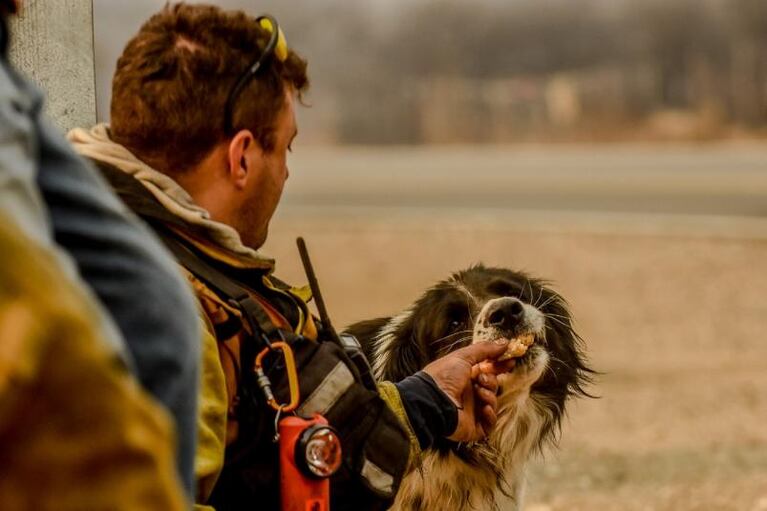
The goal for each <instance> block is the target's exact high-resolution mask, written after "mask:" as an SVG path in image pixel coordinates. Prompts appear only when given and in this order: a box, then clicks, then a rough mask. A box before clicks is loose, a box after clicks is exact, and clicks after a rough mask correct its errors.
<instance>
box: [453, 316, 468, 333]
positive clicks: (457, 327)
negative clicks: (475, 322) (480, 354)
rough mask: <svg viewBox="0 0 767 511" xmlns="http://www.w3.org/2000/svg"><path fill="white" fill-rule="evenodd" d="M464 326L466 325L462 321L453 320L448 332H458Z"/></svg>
mask: <svg viewBox="0 0 767 511" xmlns="http://www.w3.org/2000/svg"><path fill="white" fill-rule="evenodd" d="M464 326H466V324H465V323H464V322H463V321H461V320H458V319H454V320H453V321H451V322H450V331H452V332H454V331H456V330H460V329H461V328H463V327H464Z"/></svg>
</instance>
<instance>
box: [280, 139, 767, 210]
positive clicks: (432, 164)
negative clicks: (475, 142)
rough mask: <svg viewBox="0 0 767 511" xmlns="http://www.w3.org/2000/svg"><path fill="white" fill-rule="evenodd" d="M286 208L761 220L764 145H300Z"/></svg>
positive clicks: (765, 200)
mask: <svg viewBox="0 0 767 511" xmlns="http://www.w3.org/2000/svg"><path fill="white" fill-rule="evenodd" d="M297 146H298V150H297V152H296V153H295V154H294V155H292V156H291V160H290V167H291V178H290V181H289V185H288V189H287V194H286V197H285V198H286V201H285V206H286V207H288V208H290V207H291V206H303V207H311V208H326V207H346V208H352V209H353V208H360V207H366V208H370V207H373V208H377V207H382V208H390V207H399V208H401V207H418V208H438V209H441V208H469V209H472V210H474V209H482V208H487V209H495V210H498V209H501V210H504V209H510V210H528V211H529V210H532V211H537V210H546V211H579V212H622V213H663V214H667V213H671V214H686V215H712V216H745V217H767V144H738V145H714V146H682V147H679V146H673V147H671V146H537V147H520V148H505V147H485V148H477V147H452V146H448V147H438V148H402V147H395V148H387V147H384V148H369V147H361V148H304V147H300V144H297Z"/></svg>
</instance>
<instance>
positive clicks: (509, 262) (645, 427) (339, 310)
mask: <svg viewBox="0 0 767 511" xmlns="http://www.w3.org/2000/svg"><path fill="white" fill-rule="evenodd" d="M508 215H509V217H508V218H496V219H494V220H492V221H484V222H468V221H466V222H456V221H455V219H446V218H440V217H437V216H434V217H428V216H426V217H422V218H416V219H411V220H409V221H407V222H402V221H400V220H399V219H396V218H387V217H386V216H385V215H384V216H382V217H378V218H376V219H371V218H366V217H364V216H359V217H358V216H355V215H353V214H349V215H336V216H332V217H323V216H322V215H314V216H310V217H309V218H307V217H306V216H305V215H302V218H301V220H300V221H299V220H298V219H297V218H296V216H294V215H290V214H282V215H280V216H279V217H278V218H277V219H276V220H275V221H274V222H273V225H272V234H271V238H270V241H269V242H268V244H267V246H266V247H265V251H266V252H267V253H269V254H270V255H273V256H276V257H277V260H278V267H277V274H278V275H279V276H280V277H282V278H284V279H286V280H289V281H291V282H294V283H297V282H305V278H304V277H303V273H302V270H301V266H300V262H299V259H298V256H297V252H296V250H295V248H294V247H295V244H294V238H295V236H296V235H299V234H302V235H304V236H305V237H306V238H307V242H308V244H309V248H310V251H311V254H312V256H313V260H314V264H315V267H316V269H317V272H318V274H319V278H320V282H321V284H322V287H323V291H324V294H325V298H326V301H327V303H328V307H329V309H330V311H331V314H332V315H333V317H334V322H335V323H336V325H337V326H343V325H344V324H348V323H350V322H352V321H355V320H359V319H364V318H371V317H375V316H380V315H387V314H391V313H394V312H396V311H398V310H400V309H401V308H403V307H404V306H406V305H407V304H408V303H410V302H412V301H413V300H414V299H415V298H416V297H417V296H418V295H419V294H420V293H421V292H422V290H423V289H425V288H426V287H427V286H429V285H430V284H432V283H433V282H435V281H436V280H439V279H442V278H445V277H446V276H448V275H449V274H450V273H451V272H452V271H454V270H458V269H461V268H463V267H466V266H468V265H470V264H473V263H476V262H479V261H482V262H484V263H485V264H489V265H501V266H508V267H512V268H516V269H526V270H528V271H529V272H531V273H533V274H536V275H538V276H542V277H545V278H548V279H550V280H552V281H554V286H555V288H556V289H557V290H559V291H560V292H561V293H562V294H563V295H564V296H565V297H566V298H567V299H568V300H569V301H570V303H571V305H572V310H573V312H574V315H575V318H576V325H577V328H578V331H579V332H580V334H581V335H582V336H583V338H584V339H585V340H586V342H587V345H588V353H589V356H590V359H591V361H592V363H593V365H594V367H596V368H597V369H598V370H600V371H602V372H603V373H604V374H603V375H602V376H601V377H600V378H599V381H598V383H597V384H596V385H595V386H594V388H593V389H592V390H593V392H595V393H596V394H598V395H599V396H601V397H600V399H597V400H583V401H579V402H575V403H571V406H570V409H569V412H570V413H569V420H568V421H566V422H565V425H564V428H563V434H562V438H561V443H560V447H559V448H558V449H552V450H550V451H549V452H548V453H547V455H546V457H545V459H544V460H537V461H536V462H535V463H534V466H533V468H532V470H531V472H530V490H529V494H528V498H527V502H526V506H525V509H526V510H527V511H555V510H556V511H558V510H606V511H609V510H638V511H639V510H641V511H645V510H647V511H649V510H658V511H661V510H663V511H666V510H668V511H671V510H674V511H692V510H733V511H735V510H737V511H767V427H765V424H767V392H766V391H767V342H765V341H766V340H767V339H766V337H767V334H765V332H767V300H766V299H765V297H764V293H765V291H767V237H762V236H743V237H741V236H738V235H722V230H721V229H720V230H719V231H718V232H717V233H714V234H710V235H706V234H705V229H704V230H703V231H704V233H703V234H701V230H700V229H698V230H697V231H696V233H695V234H694V235H684V234H680V233H679V232H678V231H679V230H678V229H677V230H673V231H669V230H664V229H659V230H653V229H650V230H649V231H648V229H638V230H637V229H635V230H633V231H632V230H631V229H623V230H622V231H617V232H600V231H598V230H593V229H591V230H590V229H584V228H582V226H581V227H578V228H577V229H571V228H569V227H568V225H567V223H566V222H565V223H563V224H562V225H561V226H560V227H559V228H557V229H553V230H551V229H549V230H543V231H539V230H536V229H529V228H528V229H521V228H515V227H509V226H510V225H518V223H516V222H515V221H514V218H512V216H511V215H512V213H508Z"/></svg>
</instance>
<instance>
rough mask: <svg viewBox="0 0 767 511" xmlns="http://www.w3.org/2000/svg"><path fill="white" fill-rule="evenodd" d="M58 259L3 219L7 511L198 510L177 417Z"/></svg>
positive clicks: (2, 410) (0, 265)
mask: <svg viewBox="0 0 767 511" xmlns="http://www.w3.org/2000/svg"><path fill="white" fill-rule="evenodd" d="M57 264H58V263H57V261H56V260H55V259H54V258H53V257H51V256H50V255H49V254H47V253H44V252H43V251H42V250H41V249H39V248H38V247H36V246H34V245H33V244H32V243H31V242H29V241H27V240H26V239H25V238H24V237H23V235H22V234H21V233H20V232H18V231H17V230H16V229H14V228H13V226H12V225H11V224H9V223H8V222H7V221H5V220H3V219H0V459H1V460H2V462H1V463H2V464H1V465H0V509H4V510H6V509H7V510H19V511H21V510H34V511H46V510H51V511H53V510H56V511H67V510H72V511H75V510H83V509H89V510H126V511H128V510H136V509H142V510H182V509H186V508H187V506H188V504H187V503H186V501H185V498H184V497H183V493H182V489H181V486H180V482H179V481H178V479H177V474H176V468H175V457H174V452H173V450H174V445H175V439H174V437H173V431H172V423H171V421H170V418H169V417H168V416H167V415H166V413H165V411H164V410H163V409H161V408H160V407H159V406H158V405H156V404H154V402H153V401H152V400H151V398H149V397H148V395H146V394H145V393H144V392H143V391H142V390H141V389H140V387H139V386H138V384H137V383H136V382H135V381H134V380H133V379H132V378H131V377H130V376H129V374H128V373H127V372H126V371H125V370H124V368H123V367H122V366H121V365H120V364H119V362H118V361H117V357H116V356H115V355H114V354H113V353H112V352H110V351H109V350H108V348H107V344H106V343H105V342H104V340H103V339H101V338H99V335H98V330H97V324H96V323H95V321H94V319H93V318H94V317H95V315H94V314H93V311H90V310H88V305H87V304H86V302H85V300H83V297H82V295H81V294H80V290H79V289H76V288H75V287H74V285H73V284H71V283H70V281H69V280H68V278H66V277H65V276H64V275H63V273H62V272H60V271H59V270H58V267H57Z"/></svg>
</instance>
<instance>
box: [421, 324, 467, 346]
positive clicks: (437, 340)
mask: <svg viewBox="0 0 767 511" xmlns="http://www.w3.org/2000/svg"><path fill="white" fill-rule="evenodd" d="M473 332H474V330H470V329H468V328H467V329H464V330H457V331H455V332H451V333H449V334H447V335H445V336H443V337H440V338H439V339H434V340H433V341H431V342H430V343H429V344H436V343H438V342H442V341H444V340H445V339H448V338H450V337H453V336H456V335H463V334H469V333H473Z"/></svg>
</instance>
